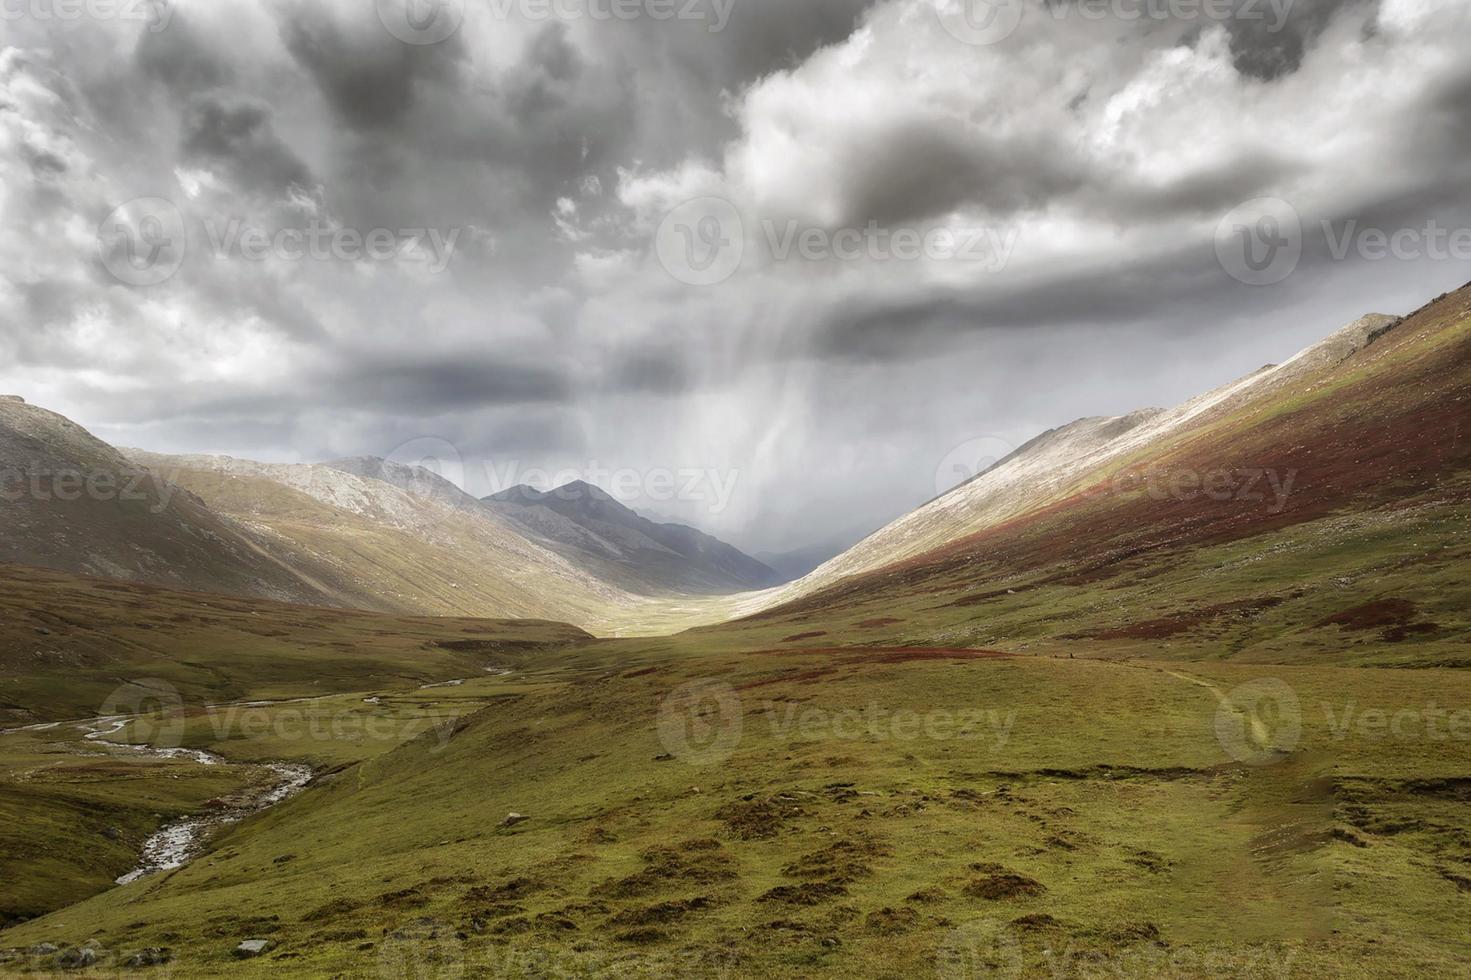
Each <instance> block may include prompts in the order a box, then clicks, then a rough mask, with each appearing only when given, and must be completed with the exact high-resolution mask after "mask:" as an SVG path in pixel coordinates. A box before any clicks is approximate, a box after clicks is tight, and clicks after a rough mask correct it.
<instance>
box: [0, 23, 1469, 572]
mask: <svg viewBox="0 0 1471 980" xmlns="http://www.w3.org/2000/svg"><path fill="white" fill-rule="evenodd" d="M940 2H942V0H885V2H876V0H810V2H803V3H800V4H794V3H792V2H790V0H749V2H747V0H737V4H736V6H735V8H734V9H733V10H732V12H731V17H730V21H729V24H728V25H727V26H726V27H725V29H724V30H722V31H719V32H712V31H711V30H710V29H709V27H710V25H709V24H707V23H704V22H698V21H681V20H672V21H667V22H655V21H652V20H649V19H642V20H636V21H633V22H628V23H621V22H601V21H593V20H589V19H581V20H573V21H569V22H566V23H547V22H525V21H521V20H518V19H515V18H513V19H511V20H509V21H498V20H495V19H494V18H493V17H491V16H490V15H489V14H488V12H487V11H488V10H489V6H488V5H485V4H476V3H475V2H474V0H471V3H470V14H471V15H470V16H468V17H467V19H466V21H465V24H464V25H463V26H462V28H461V29H460V31H459V32H457V33H456V34H455V35H454V36H453V37H452V38H451V39H449V40H448V41H445V42H443V43H441V44H436V45H410V44H405V43H403V42H401V41H399V40H398V39H396V38H395V37H393V36H392V35H391V34H389V33H388V32H387V31H386V30H384V29H383V26H382V24H381V23H379V22H378V20H377V18H376V16H375V15H374V12H373V5H372V4H364V3H361V2H349V0H291V2H267V0H260V2H258V3H241V4H231V5H228V6H227V5H216V4H205V3H180V4H179V6H178V9H176V10H175V11H174V13H173V16H172V17H171V19H170V22H169V24H168V26H167V29H165V30H159V31H150V30H147V29H146V27H145V26H144V25H140V24H136V23H132V24H130V23H125V22H98V23H67V24H60V23H57V22H50V23H47V22H33V21H18V22H14V23H8V24H7V27H9V28H13V30H12V31H11V32H10V34H9V35H8V38H9V39H8V40H7V41H6V42H5V43H7V44H9V45H10V47H8V48H6V49H5V50H4V52H3V54H0V203H3V215H4V218H5V221H4V227H3V229H0V354H3V356H4V362H3V363H4V366H3V367H0V387H3V388H4V389H6V390H14V391H17V392H18V393H20V394H24V395H26V396H27V397H29V398H31V399H33V400H35V401H38V402H41V403H43V404H47V405H49V406H51V407H54V408H57V409H59V410H62V411H65V412H68V413H71V414H73V415H74V416H76V417H77V418H78V419H79V420H80V421H82V422H84V423H86V424H89V425H91V426H93V427H95V428H96V429H97V430H98V431H99V432H101V433H103V434H104V435H111V436H114V437H116V438H118V439H119V441H124V442H132V443H138V442H145V443H151V446H156V447H157V448H159V449H168V450H180V449H197V450H201V451H226V452H233V453H236V454H238V455H257V456H268V457H272V458H283V459H294V458H312V457H315V456H327V455H356V454H362V453H383V452H387V451H389V450H391V449H392V448H393V447H394V446H396V445H399V444H401V443H402V442H404V441H405V440H408V439H411V438H415V437H419V436H424V435H426V434H429V435H437V436H439V437H441V438H444V439H447V440H451V441H453V442H455V444H456V445H458V446H461V447H462V448H463V450H464V451H465V452H466V453H467V454H478V455H485V456H492V457H494V456H505V455H507V454H509V455H513V456H514V457H515V458H516V459H518V460H521V461H523V462H524V463H525V464H526V465H528V466H534V465H542V464H545V465H547V466H552V465H553V464H555V465H556V466H557V467H561V466H565V465H568V464H569V463H575V461H577V460H579V459H584V460H598V461H601V462H602V463H604V464H607V465H614V466H633V467H639V466H644V467H666V468H678V467H681V466H712V467H718V468H721V469H723V470H729V471H737V472H739V473H740V475H741V479H740V482H739V483H738V485H737V489H736V494H737V496H736V503H735V505H734V506H733V507H732V508H731V510H730V511H728V512H724V513H721V514H708V513H701V512H700V511H699V509H698V506H693V505H692V507H691V508H689V509H687V510H686V511H685V512H683V513H675V514H674V516H679V517H684V518H686V519H690V520H695V521H697V522H699V523H702V524H704V525H706V526H708V527H710V528H711V529H713V530H716V531H719V532H721V533H725V534H729V535H732V536H735V537H737V538H740V539H741V540H743V541H745V542H748V543H750V544H751V545H752V546H753V547H760V546H763V545H772V546H780V547H790V546H791V545H792V544H793V543H794V542H793V540H792V538H793V535H798V536H802V535H805V536H809V537H810V538H812V539H813V540H820V539H823V538H824V537H826V536H827V535H828V534H829V533H830V532H834V531H837V530H839V529H848V528H851V527H852V526H855V525H862V524H865V523H867V524H872V525H877V524H878V523H881V522H882V521H883V519H885V518H887V517H890V516H893V515H894V514H895V513H896V512H897V511H899V510H902V509H903V508H905V507H907V506H910V505H912V504H914V503H917V502H919V501H920V500H923V499H924V498H925V497H927V496H929V495H930V494H931V493H932V492H933V486H932V481H933V478H934V477H933V474H934V470H935V467H936V465H937V464H938V463H939V462H940V460H941V459H943V458H944V457H945V455H946V453H947V452H948V451H949V450H950V449H951V448H952V447H953V446H954V445H956V444H957V443H961V442H964V441H965V440H966V439H970V438H974V437H977V436H981V435H986V434H994V435H998V436H1004V437H1005V438H1009V439H1013V440H1015V441H1020V440H1022V439H1025V438H1027V437H1028V436H1029V435H1031V434H1034V432H1035V430H1036V429H1037V428H1042V427H1046V426H1052V425H1057V424H1061V423H1064V422H1067V421H1069V420H1070V418H1071V417H1073V416H1074V415H1082V414H1096V413H1098V412H1105V411H1110V410H1118V411H1124V410H1127V409H1129V408H1132V407H1137V406H1138V405H1142V404H1147V403H1158V402H1164V401H1168V400H1170V399H1172V398H1174V397H1176V396H1181V397H1183V396H1185V395H1188V394H1190V393H1191V392H1193V391H1195V390H1199V389H1203V388H1206V387H1209V386H1212V385H1214V384H1217V383H1219V382H1221V381H1224V380H1226V376H1227V375H1228V374H1229V373H1230V372H1232V371H1234V370H1236V369H1240V370H1243V371H1244V370H1250V369H1251V368H1254V367H1255V366H1257V365H1258V364H1260V363H1261V362H1262V361H1265V360H1268V359H1273V358H1280V357H1283V356H1286V355H1288V354H1290V353H1292V351H1293V350H1295V349H1296V347H1297V346H1301V345H1302V344H1305V343H1307V342H1309V341H1311V340H1312V339H1313V338H1314V337H1316V336H1318V335H1321V334H1323V333H1326V332H1327V331H1329V330H1331V329H1333V328H1334V327H1335V326H1337V325H1338V321H1339V320H1342V319H1347V318H1348V317H1349V316H1351V315H1357V314H1358V313H1361V312H1366V310H1363V309H1357V308H1356V307H1357V305H1358V304H1360V303H1362V302H1368V301H1371V300H1372V298H1373V296H1374V295H1382V296H1385V297H1393V298H1396V299H1399V298H1402V297H1411V296H1414V295H1416V294H1417V292H1418V291H1421V290H1424V291H1425V292H1426V293H1427V294H1429V293H1431V292H1436V291H1439V290H1440V289H1444V288H1448V287H1449V286H1451V285H1455V284H1456V283H1457V282H1458V281H1459V280H1464V279H1465V278H1466V275H1465V274H1464V270H1463V269H1455V268H1452V267H1450V266H1447V265H1445V264H1444V263H1440V264H1437V263H1434V262H1393V263H1381V264H1377V265H1374V266H1373V267H1372V268H1364V267H1362V264H1361V263H1354V262H1343V261H1336V260H1334V259H1333V257H1332V256H1331V255H1329V254H1328V250H1327V248H1326V247H1325V244H1324V243H1323V241H1322V236H1321V235H1313V234H1310V235H1309V236H1308V241H1307V248H1306V252H1305V256H1304V260H1303V263H1302V268H1301V269H1300V271H1299V272H1298V274H1297V275H1296V276H1294V277H1293V278H1292V279H1290V280H1288V281H1287V282H1285V283H1283V284H1282V285H1280V286H1278V287H1274V288H1272V289H1252V288H1248V287H1244V286H1241V285H1240V284H1239V283H1237V282H1235V281H1234V280H1231V279H1230V278H1228V277H1227V276H1225V275H1224V274H1223V272H1222V270H1221V268H1220V266H1219V264H1218V263H1217V261H1216V258H1215V255H1214V251H1213V244H1212V232H1213V231H1214V229H1215V225H1216V223H1217V222H1218V221H1219V220H1220V218H1221V216H1222V215H1224V214H1225V213H1226V212H1227V211H1229V210H1230V209H1231V208H1232V207H1234V206H1235V205H1237V204H1239V203H1240V202H1242V201H1245V200H1247V199H1249V198H1253V197H1257V196H1263V195H1273V196H1281V197H1285V198H1287V199H1289V200H1291V201H1292V202H1293V203H1294V204H1295V205H1296V206H1298V208H1299V210H1300V211H1301V212H1302V214H1303V218H1304V221H1305V223H1306V225H1307V227H1308V228H1309V229H1310V230H1311V229H1314V228H1316V227H1317V225H1318V223H1319V222H1321V221H1332V222H1339V223H1342V222H1345V221H1350V220H1356V221H1359V222H1361V223H1365V224H1373V225H1376V226H1379V227H1388V228H1394V227H1399V226H1404V225H1418V224H1421V223H1423V222H1424V221H1425V220H1426V219H1427V218H1429V217H1441V218H1442V219H1443V220H1444V221H1445V222H1447V223H1454V222H1456V221H1459V222H1462V223H1466V222H1468V221H1471V215H1468V214H1465V213H1464V204H1465V199H1464V197H1463V195H1462V193H1461V189H1462V188H1464V187H1465V186H1466V181H1467V178H1468V177H1471V163H1468V161H1471V110H1468V105H1471V68H1468V67H1467V65H1466V63H1465V59H1464V57H1457V56H1456V53H1457V52H1458V51H1460V52H1463V51H1464V49H1465V47H1466V44H1467V42H1468V41H1471V23H1468V17H1471V15H1468V13H1467V9H1466V7H1465V6H1464V5H1463V4H1457V3H1450V2H1447V3H1434V2H1431V3H1418V2H1410V0H1379V2H1373V0H1362V2H1350V3H1335V2H1330V0H1298V2H1297V3H1295V4H1293V5H1291V7H1290V16H1289V17H1288V19H1287V21H1286V22H1285V25H1283V26H1282V29H1280V30H1274V29H1272V28H1273V24H1272V22H1271V21H1258V20H1243V19H1239V18H1238V19H1230V20H1227V21H1225V22H1224V23H1220V24H1217V23H1211V22H1202V21H1200V20H1199V19H1195V20H1191V19H1188V18H1181V19H1176V20H1170V21H1163V22H1160V21H1151V20H1148V19H1140V20H1136V21H1124V20H1119V19H1117V18H1113V19H1106V20H1103V21H1095V20H1089V19H1086V18H1083V17H1082V16H1080V15H1079V14H1078V12H1077V11H1076V10H1072V11H1071V12H1069V11H1067V10H1066V9H1065V8H1066V7H1067V6H1068V5H1067V4H1065V3H1063V2H1061V0H1049V3H1050V6H1049V8H1048V9H1047V10H1043V9H1042V8H1041V6H1040V5H1039V6H1037V7H1036V12H1037V13H1038V14H1039V15H1038V16H1037V17H1034V18H1032V19H1031V20H1030V21H1028V22H1027V23H1025V24H1024V29H1023V30H1020V31H1018V33H1017V34H1016V35H1015V36H1013V37H1011V38H1009V39H1007V40H1005V41H1003V42H1001V43H998V44H995V45H992V46H989V47H976V46H970V45H965V44H962V43H960V42H959V41H957V40H956V39H955V38H954V37H951V36H950V35H949V34H948V33H947V32H946V31H945V30H943V28H942V21H941V19H940V17H939V16H938V14H937V13H936V10H935V5H936V4H937V3H940ZM1035 2H1037V3H1038V4H1040V0H1035ZM1258 6H1262V5H1258ZM1266 6H1267V7H1268V8H1269V9H1270V5H1266ZM1059 11H1062V14H1061V15H1059V14H1058V12H1059ZM702 194H714V195H718V196H721V197H724V198H727V199H729V200H730V201H731V202H733V204H734V205H735V207H736V208H737V209H738V210H739V212H740V214H741V215H742V217H743V219H744V220H745V228H746V232H747V234H748V236H749V237H750V239H751V240H750V242H748V249H747V252H748V257H747V260H746V262H745V265H744V266H743V267H742V270H741V271H740V272H739V273H738V274H737V275H736V276H735V277H733V278H732V280H730V281H729V282H727V283H725V284H723V285H720V286H716V287H711V288H709V289H703V290H702V289H695V288H690V287H685V286H684V285H682V284H681V283H679V282H677V281H675V280H674V279H672V278H671V277H669V276H668V275H666V274H665V272H664V270H662V269H661V268H659V267H658V264H657V263H656V262H654V261H653V260H652V259H651V257H650V242H651V239H652V236H653V234H654V232H655V229H656V228H657V226H658V224H659V222H660V219H661V217H662V215H663V214H664V213H665V212H666V211H667V209H668V208H670V207H672V206H674V205H677V204H679V203H681V202H682V201H684V200H687V199H689V198H693V197H698V196H700V195H702ZM142 196H158V197H164V198H167V199H169V200H171V201H173V202H174V203H175V204H176V205H177V207H178V208H179V210H180V212H181V213H182V214H183V215H184V218H185V221H186V225H187V227H188V228H189V233H190V240H189V254H188V257H187V258H186V260H185V262H184V264H183V266H182V267H181V268H180V270H179V271H178V273H177V274H175V275H174V276H173V277H172V278H171V279H170V280H168V281H167V282H165V283H163V284H161V285H158V286H153V287H149V288H135V287H132V286H128V285H125V284H123V283H119V282H117V281H116V280H115V279H113V278H112V277H110V276H109V274H108V273H107V270H106V269H105V268H104V267H103V265H102V264H101V263H100V262H99V260H98V257H97V255H96V249H95V242H94V241H93V240H92V238H91V229H93V228H95V227H96V226H97V224H98V222H99V221H101V220H102V219H103V218H104V217H105V216H106V215H107V214H108V213H109V212H110V211H112V209H113V208H115V207H117V206H118V205H119V204H121V203H123V202H124V201H127V200H129V199H132V198H136V197H142ZM228 220H234V221H237V222H242V223H245V224H248V225H249V226H251V227H258V228H260V229H263V230H264V231H266V232H267V233H270V232H274V231H276V230H279V229H281V228H300V227H305V226H307V224H308V223H309V222H319V223H325V224H326V225H329V226H331V227H336V228H344V229H352V230H357V231H360V232H366V231H368V230H369V229H375V228H383V229H393V230H398V229H412V228H434V229H440V230H449V229H454V230H456V231H457V232H458V238H457V239H456V249H455V252H454V254H453V257H452V258H451V259H450V261H449V264H448V267H447V268H446V269H445V270H444V271H443V272H440V273H437V274H436V273H435V272H434V271H433V270H432V269H429V268H427V267H426V264H425V263H424V262H422V261H416V260H414V258H413V257H412V256H410V257H406V258H404V259H402V260H396V261H392V262H376V263H374V262H346V263H344V262H321V261H290V260H286V259H282V258H280V257H272V258H269V259H267V260H265V261H248V260H245V259H241V258H240V257H238V256H233V255H226V256H218V255H214V254H211V249H210V248H209V247H208V241H207V238H208V236H207V235H206V232H205V229H206V227H207V226H208V227H215V225H210V224H209V223H211V222H214V223H215V224H216V225H217V224H218V223H220V222H224V221H228ZM789 220H790V221H798V222H800V223H801V224H802V226H804V227H809V226H810V227H815V228H823V229H836V228H843V227H850V226H854V227H862V226H865V225H867V224H868V223H870V222H876V223H878V224H879V225H881V226H883V227H885V228H890V229H891V228H893V227H896V226H912V227H914V228H916V229H918V230H921V231H924V230H930V229H934V228H961V229H964V228H971V227H982V226H984V227H988V228H1000V229H1003V230H1014V231H1015V232H1016V241H1017V246H1016V252H1015V254H1014V256H1012V257H1011V259H1010V261H1009V262H1008V263H1007V264H1006V265H1005V267H1004V268H1002V269H1000V270H995V269H987V270H984V271H983V270H980V269H975V268H968V267H966V266H965V265H964V264H961V263H956V262H948V263H946V262H931V261H915V262H887V263H856V264H851V265H846V266H845V265H842V264H838V263H821V262H804V261H786V262H781V261H775V260H773V259H772V257H771V256H770V255H763V254H761V251H760V248H759V247H758V246H759V245H760V244H761V243H760V241H759V234H760V233H759V231H758V229H760V228H761V227H762V222H763V221H771V222H776V223H781V222H785V221H789ZM1389 312H1394V310H1390V311H1389ZM1080 338H1096V339H1088V340H1086V341H1084V340H1080ZM1189 344H1195V345H1198V346H1199V349H1200V350H1201V351H1203V352H1206V353H1204V354H1203V355H1202V356H1200V357H1192V356H1190V355H1189V354H1188V351H1189V350H1190V349H1191V348H1190V347H1189V346H1188V345H1189ZM1083 350H1086V352H1087V357H1088V358H1089V363H1087V364H1086V365H1085V364H1079V363H1077V361H1076V358H1077V357H1078V356H1079V352H1080V351H1083ZM1162 351H1170V352H1171V353H1170V355H1169V356H1168V357H1166V356H1164V355H1163V354H1161V353H1160V352H1162ZM1028 378H1030V379H1032V380H1031V387H1028V386H1027V385H1026V384H1025V383H1024V379H1028ZM1059 379H1061V381H1062V383H1064V384H1065V385H1066V390H1065V391H1061V392H1060V391H1058V390H1057V388H1058V383H1059ZM1049 392H1050V393H1049ZM794 488H797V489H794ZM665 509H666V510H669V509H670V508H668V507H666V508H665ZM795 543H800V541H799V542H795Z"/></svg>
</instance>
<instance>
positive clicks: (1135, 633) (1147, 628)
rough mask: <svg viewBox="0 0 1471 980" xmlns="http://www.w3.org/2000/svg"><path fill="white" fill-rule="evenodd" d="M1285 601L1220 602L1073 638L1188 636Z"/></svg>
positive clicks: (1133, 638) (1124, 638) (1115, 638)
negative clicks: (1217, 622)
mask: <svg viewBox="0 0 1471 980" xmlns="http://www.w3.org/2000/svg"><path fill="white" fill-rule="evenodd" d="M1285 601H1286V600H1285V599H1283V598H1282V597H1281V596H1264V597H1262V598H1258V599H1242V600H1240V601H1237V602H1223V603H1220V604H1219V605H1215V606H1206V607H1204V608H1202V609H1192V610H1189V611H1188V612H1180V613H1175V614H1174V615H1172V616H1162V617H1160V618H1159V619H1148V620H1145V621H1143V622H1139V623H1132V624H1130V625H1128V626H1121V627H1118V628H1117V629H1111V630H1102V631H1100V632H1097V633H1093V634H1092V635H1091V637H1082V636H1079V637H1075V638H1076V639H1087V638H1091V639H1095V640H1163V639H1167V638H1168V637H1172V636H1179V635H1180V634H1181V633H1188V632H1190V631H1191V630H1193V629H1196V628H1197V627H1200V626H1204V625H1205V624H1207V623H1211V622H1214V621H1216V620H1218V619H1224V618H1227V617H1235V618H1250V617H1251V616H1252V614H1254V613H1258V612H1261V611H1263V610H1265V609H1273V608H1276V607H1277V606H1280V605H1282V603H1283V602H1285Z"/></svg>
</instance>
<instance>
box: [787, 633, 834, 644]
mask: <svg viewBox="0 0 1471 980" xmlns="http://www.w3.org/2000/svg"><path fill="white" fill-rule="evenodd" d="M820 636H827V630H813V631H812V632H810V633H793V634H792V635H791V636H784V637H782V642H783V643H800V642H802V641H803V640H815V639H817V638H818V637H820Z"/></svg>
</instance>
